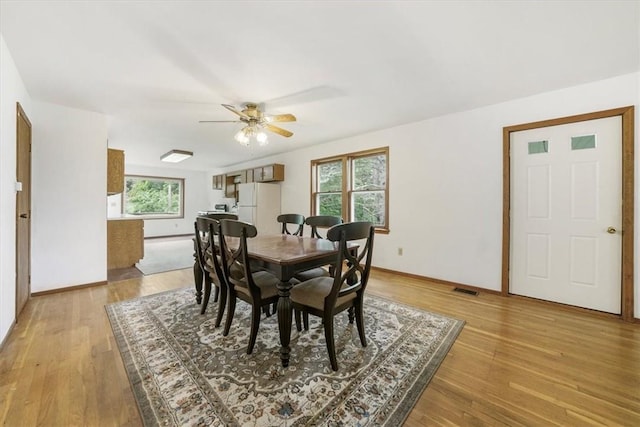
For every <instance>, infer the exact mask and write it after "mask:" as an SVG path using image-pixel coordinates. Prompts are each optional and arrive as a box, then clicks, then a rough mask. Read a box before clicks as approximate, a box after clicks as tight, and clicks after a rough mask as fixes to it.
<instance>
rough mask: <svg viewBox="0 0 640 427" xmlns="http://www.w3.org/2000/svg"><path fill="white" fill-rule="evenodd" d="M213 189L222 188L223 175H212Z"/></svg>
mask: <svg viewBox="0 0 640 427" xmlns="http://www.w3.org/2000/svg"><path fill="white" fill-rule="evenodd" d="M213 189H214V190H224V175H214V176H213Z"/></svg>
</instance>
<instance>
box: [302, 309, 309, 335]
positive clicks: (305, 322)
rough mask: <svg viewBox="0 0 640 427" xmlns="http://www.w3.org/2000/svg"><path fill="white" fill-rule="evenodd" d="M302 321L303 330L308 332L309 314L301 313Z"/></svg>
mask: <svg viewBox="0 0 640 427" xmlns="http://www.w3.org/2000/svg"><path fill="white" fill-rule="evenodd" d="M302 321H303V322H304V330H305V331H308V330H309V313H307V312H306V311H303V312H302Z"/></svg>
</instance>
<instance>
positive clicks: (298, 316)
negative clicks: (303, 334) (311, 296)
mask: <svg viewBox="0 0 640 427" xmlns="http://www.w3.org/2000/svg"><path fill="white" fill-rule="evenodd" d="M294 312H295V314H296V330H297V331H298V332H300V331H301V330H302V319H300V317H302V316H301V313H300V310H297V309H296V310H295V311H294Z"/></svg>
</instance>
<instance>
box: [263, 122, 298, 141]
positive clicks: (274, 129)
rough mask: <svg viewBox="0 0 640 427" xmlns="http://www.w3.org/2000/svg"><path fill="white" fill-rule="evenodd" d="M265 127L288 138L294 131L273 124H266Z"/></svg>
mask: <svg viewBox="0 0 640 427" xmlns="http://www.w3.org/2000/svg"><path fill="white" fill-rule="evenodd" d="M264 128H265V129H267V130H270V131H271V132H274V133H277V134H278V135H282V136H286V137H287V138H288V137H290V136H291V135H293V132H289V131H288V130H286V129H282V128H279V127H278V126H273V125H270V124H265V125H264Z"/></svg>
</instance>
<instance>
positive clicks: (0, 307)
mask: <svg viewBox="0 0 640 427" xmlns="http://www.w3.org/2000/svg"><path fill="white" fill-rule="evenodd" d="M0 94H2V96H0V342H2V341H3V340H4V339H5V337H6V336H7V333H8V331H9V329H10V328H11V325H13V323H14V321H15V317H16V274H15V273H16V192H15V182H16V119H17V117H16V103H17V102H19V103H20V105H21V106H22V109H23V110H24V112H25V113H26V114H27V116H28V117H29V120H30V121H31V122H32V123H33V117H32V107H31V97H30V96H29V94H28V93H27V89H26V88H25V86H24V82H23V81H22V78H21V77H20V74H18V70H17V69H16V65H15V63H14V62H13V58H12V56H11V53H10V52H9V49H8V48H7V45H6V43H5V41H4V37H2V35H1V34H0Z"/></svg>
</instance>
